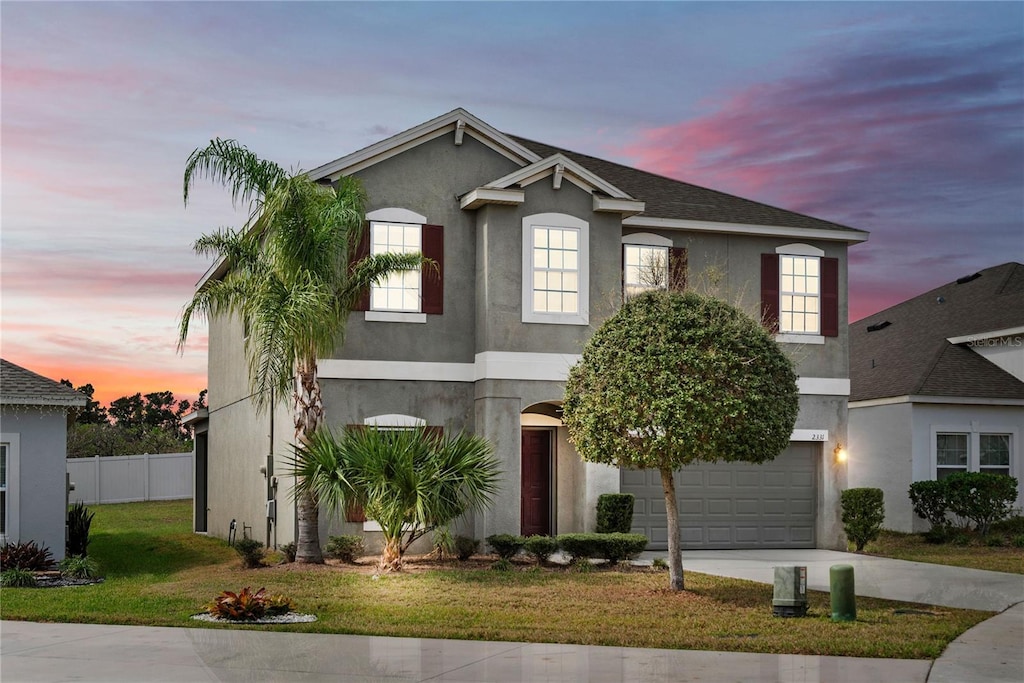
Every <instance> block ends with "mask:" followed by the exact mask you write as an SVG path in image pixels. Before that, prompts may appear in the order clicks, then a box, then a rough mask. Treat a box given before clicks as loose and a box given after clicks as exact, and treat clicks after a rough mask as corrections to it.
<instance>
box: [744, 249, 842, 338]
mask: <svg viewBox="0 0 1024 683" xmlns="http://www.w3.org/2000/svg"><path fill="white" fill-rule="evenodd" d="M761 314H762V318H763V321H764V323H765V325H767V326H768V327H769V328H771V329H773V330H774V331H775V332H776V333H777V334H778V337H777V340H778V341H781V342H790V343H799V344H824V343H825V338H826V337H837V336H839V259H837V258H834V257H826V256H825V252H824V251H823V250H821V249H819V248H817V247H814V246H811V245H809V244H787V245H784V246H781V247H778V248H777V249H776V250H775V253H774V254H770V253H769V254H761Z"/></svg>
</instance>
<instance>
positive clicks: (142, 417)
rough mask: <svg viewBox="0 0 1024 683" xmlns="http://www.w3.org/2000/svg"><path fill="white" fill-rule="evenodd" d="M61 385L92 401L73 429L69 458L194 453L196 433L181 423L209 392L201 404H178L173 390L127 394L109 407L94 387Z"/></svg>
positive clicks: (87, 385) (204, 390) (190, 402)
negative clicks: (104, 404) (193, 437)
mask: <svg viewBox="0 0 1024 683" xmlns="http://www.w3.org/2000/svg"><path fill="white" fill-rule="evenodd" d="M60 383H61V384H63V385H65V386H68V387H71V388H72V389H74V390H75V391H77V392H79V393H81V394H84V395H85V396H86V397H87V399H88V401H87V402H86V404H85V407H84V408H83V409H81V410H80V411H79V412H78V414H77V415H76V416H75V421H74V422H73V423H72V424H70V425H69V426H68V457H69V458H88V457H92V456H94V455H137V454H140V453H181V452H186V451H190V450H192V435H191V433H190V432H189V430H188V428H187V427H185V426H184V425H183V424H182V423H181V419H182V418H183V417H184V416H185V415H187V414H188V413H190V412H192V411H193V410H198V409H199V408H205V407H206V389H203V390H202V391H200V392H199V398H198V399H197V400H196V401H194V402H193V401H188V400H186V399H182V400H180V401H179V400H178V399H176V398H175V397H174V394H173V393H172V392H170V391H154V392H152V393H149V394H143V393H141V392H139V393H135V394H133V395H131V396H122V397H121V398H119V399H116V400H114V401H111V402H110V405H109V406H108V407H106V408H104V407H103V405H101V404H100V402H99V401H97V400H95V399H94V398H93V394H94V393H95V391H96V390H95V388H94V387H93V385H92V384H83V385H81V386H78V387H76V386H74V385H73V384H72V383H71V381H70V380H67V379H62V380H61V381H60Z"/></svg>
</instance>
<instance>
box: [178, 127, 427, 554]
mask: <svg viewBox="0 0 1024 683" xmlns="http://www.w3.org/2000/svg"><path fill="white" fill-rule="evenodd" d="M200 177H206V178H208V179H209V180H211V181H212V182H214V183H219V184H221V185H223V186H225V187H229V188H230V190H231V199H232V202H233V203H235V204H236V205H237V204H239V203H242V204H248V209H249V217H248V220H247V221H246V223H245V225H244V226H243V227H242V228H240V229H224V228H222V229H218V230H216V231H214V232H211V233H210V234H207V235H203V236H202V237H200V238H199V239H198V240H197V241H196V242H195V245H194V249H195V251H196V252H197V253H199V254H201V255H204V256H211V255H212V256H214V257H216V258H217V259H218V260H222V261H223V263H224V265H225V266H226V270H225V274H224V276H223V277H222V278H209V279H208V280H207V281H206V282H204V283H203V284H202V286H200V287H199V288H198V289H197V290H196V292H195V294H194V295H193V297H192V300H191V301H190V302H189V303H188V304H187V305H186V306H185V308H184V310H183V312H182V316H181V325H180V328H179V337H178V349H179V351H180V350H181V349H182V348H183V347H184V344H185V340H186V338H187V337H188V331H189V323H190V322H191V321H192V319H193V318H194V317H201V318H210V317H213V316H219V315H232V316H238V317H239V318H241V320H242V322H243V324H244V325H245V327H246V329H247V330H248V334H247V336H246V339H245V353H246V359H247V361H248V370H249V383H250V386H251V389H252V393H253V398H254V401H255V404H256V406H257V408H258V409H260V410H263V409H265V408H267V407H268V405H269V404H270V403H271V402H273V401H274V397H275V396H276V397H277V398H278V400H282V399H283V398H284V397H286V396H291V398H292V407H293V412H294V423H295V441H296V443H297V444H299V445H302V444H304V443H306V441H307V440H308V439H309V437H310V435H311V434H313V432H314V431H315V430H316V428H317V426H318V425H320V424H321V422H322V421H323V419H324V409H323V401H322V399H321V395H320V383H319V380H318V379H317V359H318V358H321V357H323V356H327V355H330V354H331V353H332V352H333V351H334V349H335V347H336V346H337V345H339V344H340V343H341V341H342V340H343V337H344V331H345V323H346V320H347V318H348V313H349V311H351V310H352V308H353V307H354V306H355V304H356V303H357V302H358V301H359V298H360V296H361V294H362V293H363V292H365V291H366V289H367V288H368V287H369V286H370V285H371V284H372V283H375V282H379V281H381V280H383V279H385V278H386V277H387V276H388V275H389V274H391V273H395V272H399V271H403V270H411V269H413V268H417V267H419V266H421V265H422V264H423V263H424V259H423V258H422V256H421V255H420V254H394V253H386V254H377V255H372V256H368V257H366V258H364V259H362V260H360V261H359V262H358V263H356V264H354V265H353V266H351V267H350V266H349V262H350V257H351V256H352V255H353V254H354V253H355V252H356V249H357V245H358V243H359V239H360V237H361V235H362V226H363V221H364V204H365V200H366V196H365V193H364V192H363V189H362V186H361V184H360V183H359V181H358V180H356V179H355V178H351V177H343V178H341V179H340V180H339V181H338V183H337V184H336V185H335V186H330V185H321V184H318V183H316V182H315V181H313V180H312V179H311V178H309V177H308V176H307V175H305V174H304V173H301V172H299V173H293V174H289V173H286V172H285V171H284V169H282V168H281V167H280V166H278V165H277V164H275V163H274V162H272V161H266V160H263V159H260V158H258V157H257V156H256V155H255V154H253V153H252V152H250V151H249V150H248V149H246V148H245V147H243V146H241V145H239V144H238V143H237V142H235V141H234V140H221V139H215V140H212V141H211V142H210V144H209V145H207V146H206V147H204V148H201V149H196V150H195V151H194V152H192V155H191V156H190V157H189V159H188V162H187V163H186V165H185V180H184V200H185V204H186V206H187V205H188V199H189V190H190V189H191V187H192V185H193V182H194V181H195V180H196V179H197V178H200ZM304 490H307V491H308V493H307V495H303V496H301V497H300V498H299V499H298V531H299V537H298V539H297V542H296V546H297V547H296V560H297V561H298V562H314V563H322V562H323V554H322V552H321V550H320V539H319V531H318V524H319V507H318V504H317V500H316V497H315V495H314V493H313V492H312V491H311V490H308V489H304Z"/></svg>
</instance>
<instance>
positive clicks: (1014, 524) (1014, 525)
mask: <svg viewBox="0 0 1024 683" xmlns="http://www.w3.org/2000/svg"><path fill="white" fill-rule="evenodd" d="M992 531H995V532H997V533H1000V534H1006V535H1008V536H1016V535H1018V534H1024V517H1022V516H1020V515H1014V516H1013V517H1007V518H1006V519H1003V520H1000V521H998V522H993V523H992Z"/></svg>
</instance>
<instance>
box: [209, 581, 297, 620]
mask: <svg viewBox="0 0 1024 683" xmlns="http://www.w3.org/2000/svg"><path fill="white" fill-rule="evenodd" d="M206 609H207V611H208V612H209V613H210V614H211V615H213V616H215V617H218V618H220V619H227V620H228V621H258V620H260V619H262V618H263V617H273V616H278V615H281V614H287V613H288V612H291V611H292V610H293V609H294V607H293V605H292V601H291V598H288V597H285V596H284V595H267V589H266V588H260V589H259V590H258V591H256V592H255V593H253V592H252V591H251V590H250V589H249V587H248V586H246V587H245V588H243V589H242V590H240V591H239V592H237V593H232V592H231V591H224V592H223V593H221V594H220V595H218V596H217V597H216V598H214V600H213V602H211V603H210V604H209V605H208V606H207V608H206Z"/></svg>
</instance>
